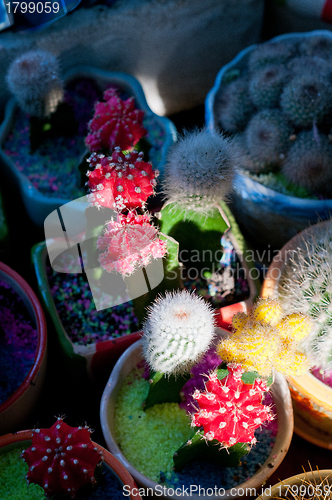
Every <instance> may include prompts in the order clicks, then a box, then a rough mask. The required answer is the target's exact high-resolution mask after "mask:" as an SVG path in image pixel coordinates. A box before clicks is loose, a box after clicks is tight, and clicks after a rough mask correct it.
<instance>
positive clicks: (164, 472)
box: [115, 358, 276, 490]
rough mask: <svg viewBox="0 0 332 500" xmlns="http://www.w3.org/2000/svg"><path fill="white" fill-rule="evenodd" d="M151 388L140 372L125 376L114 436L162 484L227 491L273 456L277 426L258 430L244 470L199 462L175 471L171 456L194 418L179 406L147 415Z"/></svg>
mask: <svg viewBox="0 0 332 500" xmlns="http://www.w3.org/2000/svg"><path fill="white" fill-rule="evenodd" d="M211 360H212V358H211ZM212 362H214V361H213V360H212ZM148 388H149V383H148V381H147V380H144V379H143V378H142V376H141V371H140V370H138V369H136V370H134V371H133V372H132V373H131V374H130V375H129V376H128V377H127V378H126V380H125V382H124V384H123V386H122V389H121V390H120V392H119V395H118V399H117V403H116V407H115V437H116V440H117V441H118V443H119V446H120V447H121V450H122V452H123V453H124V455H125V456H126V458H127V460H128V461H129V462H130V463H131V464H132V465H133V466H134V467H135V468H136V469H138V470H139V471H140V472H141V473H143V474H144V475H145V476H147V477H149V478H150V479H152V480H154V481H156V482H157V483H160V484H165V485H166V486H168V487H185V488H187V487H189V486H190V485H197V487H199V486H200V487H202V488H214V487H215V486H217V487H218V488H221V487H223V488H225V489H226V490H227V489H229V488H232V487H234V486H237V485H239V484H241V483H243V482H244V481H246V480H247V479H248V478H249V477H251V476H253V475H254V474H255V472H257V470H258V469H259V468H260V467H261V466H262V464H263V463H264V462H265V460H266V459H267V457H268V455H269V454H270V452H271V450H272V447H273V445H274V442H275V435H276V423H274V427H268V426H267V427H262V429H261V430H258V431H256V433H255V435H256V438H257V440H258V443H257V444H256V445H255V446H254V447H253V448H252V450H251V451H250V452H249V453H248V455H246V456H245V457H244V458H243V459H242V464H241V465H240V466H239V467H229V468H228V467H225V468H220V466H218V465H217V464H213V463H211V462H207V461H202V460H200V461H197V462H191V463H189V464H187V465H186V466H185V467H184V469H183V470H182V471H181V472H177V473H175V472H173V471H172V456H173V454H174V452H175V451H176V450H177V448H179V446H181V445H182V444H183V443H184V442H185V441H186V440H187V439H188V438H189V437H190V435H191V428H190V419H189V418H188V416H187V415H186V414H185V411H184V410H183V409H180V408H179V406H178V405H177V404H174V403H166V404H162V405H155V406H154V407H152V408H149V409H148V410H147V411H146V412H144V411H143V410H142V402H143V401H144V399H145V398H146V395H147V393H148ZM267 403H269V400H267Z"/></svg>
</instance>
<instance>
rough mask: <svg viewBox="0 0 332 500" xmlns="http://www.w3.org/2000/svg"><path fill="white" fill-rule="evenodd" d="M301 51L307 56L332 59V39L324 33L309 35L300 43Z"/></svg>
mask: <svg viewBox="0 0 332 500" xmlns="http://www.w3.org/2000/svg"><path fill="white" fill-rule="evenodd" d="M299 51H300V53H301V54H303V55H305V56H310V57H315V56H318V57H322V58H324V59H327V60H332V39H331V38H330V37H327V36H324V35H316V36H310V37H307V38H305V39H304V40H303V42H302V43H301V44H300V46H299Z"/></svg>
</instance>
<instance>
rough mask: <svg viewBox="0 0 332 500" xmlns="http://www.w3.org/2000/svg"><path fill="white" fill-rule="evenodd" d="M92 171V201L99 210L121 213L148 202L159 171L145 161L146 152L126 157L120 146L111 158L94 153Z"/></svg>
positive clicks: (89, 181) (90, 175)
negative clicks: (144, 154) (104, 208)
mask: <svg viewBox="0 0 332 500" xmlns="http://www.w3.org/2000/svg"><path fill="white" fill-rule="evenodd" d="M88 161H89V163H90V165H91V166H92V167H94V170H91V171H88V172H87V176H88V178H89V180H88V182H87V186H88V188H89V190H90V194H89V201H90V203H91V204H92V205H94V206H97V207H108V208H112V209H115V210H118V211H122V210H130V209H133V208H137V207H139V206H144V203H145V202H146V200H147V199H148V197H149V196H151V195H152V194H154V186H155V185H156V179H155V178H156V177H157V175H158V174H159V172H158V171H157V170H153V169H152V165H151V163H148V162H145V161H143V153H142V152H137V151H131V152H130V153H128V154H126V155H124V154H123V153H122V152H121V150H120V148H118V147H116V148H115V149H114V151H113V153H112V155H111V156H104V155H97V154H92V155H91V157H90V158H89V160H88Z"/></svg>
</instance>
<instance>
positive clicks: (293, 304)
mask: <svg viewBox="0 0 332 500" xmlns="http://www.w3.org/2000/svg"><path fill="white" fill-rule="evenodd" d="M331 283H332V232H331V229H328V230H326V229H324V232H323V231H321V233H318V235H316V236H315V237H314V236H312V237H310V238H309V239H307V240H306V241H303V245H302V246H301V248H298V249H297V251H296V252H294V253H293V255H292V257H291V258H290V259H289V261H288V262H287V265H286V268H285V272H284V275H283V277H282V280H281V281H280V286H279V291H278V293H279V297H280V301H281V305H282V307H283V310H284V311H285V312H286V313H289V314H290V313H302V314H307V315H308V316H310V317H311V318H312V320H313V321H312V323H313V325H312V330H311V333H310V335H309V336H308V337H306V338H305V340H304V343H303V346H304V351H305V353H306V355H307V356H308V357H309V359H310V360H311V362H312V364H315V365H316V366H318V367H320V368H322V369H323V370H330V369H331V368H332V285H331Z"/></svg>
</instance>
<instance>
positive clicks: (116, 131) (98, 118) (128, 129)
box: [85, 88, 147, 151]
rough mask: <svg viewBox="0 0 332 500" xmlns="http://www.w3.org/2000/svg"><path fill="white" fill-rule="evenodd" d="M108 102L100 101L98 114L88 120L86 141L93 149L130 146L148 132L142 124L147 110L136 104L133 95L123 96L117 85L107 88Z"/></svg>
mask: <svg viewBox="0 0 332 500" xmlns="http://www.w3.org/2000/svg"><path fill="white" fill-rule="evenodd" d="M104 100H105V101H106V102H98V103H97V104H96V106H95V114H94V116H93V118H92V120H90V122H89V131H90V133H89V134H88V136H87V137H86V139H85V144H86V146H87V147H88V149H89V150H90V151H99V150H100V149H113V148H114V147H115V146H119V147H120V148H121V149H122V150H127V149H131V148H132V147H133V146H135V144H137V143H138V141H139V140H140V139H141V138H142V137H144V136H145V135H146V132H147V131H146V129H145V128H144V127H143V118H144V111H142V110H140V109H136V108H135V101H134V98H133V97H130V98H129V99H126V100H122V99H121V98H120V97H119V95H118V92H117V90H116V89H114V88H110V89H107V90H106V91H105V92H104Z"/></svg>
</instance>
